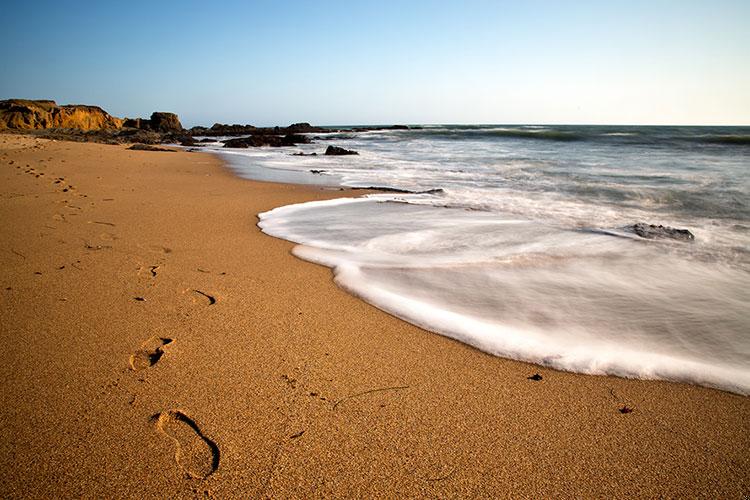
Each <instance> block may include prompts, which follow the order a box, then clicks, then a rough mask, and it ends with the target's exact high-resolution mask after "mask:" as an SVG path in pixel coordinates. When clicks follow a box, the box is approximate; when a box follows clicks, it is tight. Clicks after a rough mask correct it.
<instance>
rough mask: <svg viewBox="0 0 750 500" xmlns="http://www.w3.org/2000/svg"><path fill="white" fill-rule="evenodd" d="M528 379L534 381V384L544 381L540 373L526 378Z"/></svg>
mask: <svg viewBox="0 0 750 500" xmlns="http://www.w3.org/2000/svg"><path fill="white" fill-rule="evenodd" d="M526 378H527V379H529V380H533V381H534V382H539V381H540V380H542V378H543V377H542V376H541V375H539V374H538V373H535V374H534V375H532V376H530V377H526Z"/></svg>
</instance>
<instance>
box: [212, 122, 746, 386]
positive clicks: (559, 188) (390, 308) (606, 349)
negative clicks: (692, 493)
mask: <svg viewBox="0 0 750 500" xmlns="http://www.w3.org/2000/svg"><path fill="white" fill-rule="evenodd" d="M311 135H312V136H315V137H317V138H316V139H314V143H313V144H309V145H302V146H300V147H298V148H279V149H272V148H259V149H245V150H228V149H225V148H222V149H219V148H218V147H216V148H214V149H216V150H217V151H221V152H222V153H224V154H225V155H226V157H227V158H228V159H229V163H230V165H231V166H232V167H233V168H234V169H235V170H236V171H237V172H238V173H239V174H240V175H244V176H247V177H251V178H255V179H262V180H276V181H286V182H308V183H319V184H327V185H340V186H352V187H386V188H395V189H399V190H403V191H409V192H388V193H384V194H375V195H368V196H365V197H357V198H352V197H346V198H340V199H335V200H331V201H319V202H312V203H303V204H299V205H291V206H286V207H280V208H277V209H275V210H271V211H269V212H266V213H263V214H260V216H259V217H260V223H259V226H260V227H261V228H262V230H263V231H264V232H266V233H268V234H270V235H273V236H276V237H279V238H284V239H287V240H290V241H293V242H296V243H298V244H299V246H297V247H296V248H295V249H294V254H295V255H297V256H298V257H301V258H303V259H306V260H309V261H313V262H317V263H320V264H324V265H326V266H329V267H331V269H332V270H333V273H334V276H335V281H336V283H337V284H338V285H339V286H341V287H342V288H344V289H345V290H347V291H349V292H351V293H353V294H355V295H357V296H359V297H361V298H362V299H364V300H366V301H368V302H370V303H371V304H373V305H375V306H377V307H379V308H381V309H383V310H384V311H387V312H389V313H391V314H393V315H396V316H398V317H400V318H403V319H404V320H406V321H409V322H411V323H414V324H416V325H419V326H421V327H423V328H425V329H427V330H430V331H433V332H436V333H439V334H442V335H446V336H448V337H452V338H454V339H457V340H459V341H461V342H465V343H467V344H470V345H472V346H475V347H476V348H478V349H481V350H483V351H486V352H489V353H492V354H495V355H498V356H503V357H507V358H513V359H519V360H524V361H531V362H534V363H539V364H542V365H545V366H550V367H553V368H557V369H561V370H569V371H574V372H579V373H588V374H613V375H619V376H623V377H635V378H647V379H664V380H673V381H683V382H689V383H695V384H700V385H705V386H710V387H716V388H720V389H724V390H728V391H732V392H736V393H739V394H745V395H747V394H750V128H736V127H728V128H722V127H609V126H607V127H602V126H590V127H579V126H565V127H562V126H424V127H421V128H418V129H413V130H381V131H371V132H363V133H356V134H354V133H340V132H331V133H324V134H311ZM329 144H334V145H337V146H341V147H344V148H348V149H354V150H356V151H358V152H359V155H357V156H341V157H331V156H322V155H321V153H322V152H323V151H324V150H325V147H326V146H327V145H329ZM209 148H211V147H210V146H209ZM297 151H303V152H306V153H310V152H317V153H318V156H292V155H291V153H292V152H297ZM311 170H314V171H316V172H317V173H315V174H313V173H311ZM636 222H646V223H653V224H664V225H669V226H673V227H677V228H686V229H689V230H690V231H691V232H693V234H694V235H695V240H694V241H693V242H685V241H675V240H669V239H653V240H648V239H643V238H640V237H639V236H637V235H636V234H634V233H633V232H632V231H631V230H630V229H629V227H630V226H632V225H633V224H634V223H636Z"/></svg>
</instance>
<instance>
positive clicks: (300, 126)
mask: <svg viewBox="0 0 750 500" xmlns="http://www.w3.org/2000/svg"><path fill="white" fill-rule="evenodd" d="M323 131H324V129H322V128H320V127H314V126H312V125H310V124H309V123H307V122H304V123H292V124H291V125H289V126H288V127H287V128H286V132H287V133H288V134H309V133H312V132H323Z"/></svg>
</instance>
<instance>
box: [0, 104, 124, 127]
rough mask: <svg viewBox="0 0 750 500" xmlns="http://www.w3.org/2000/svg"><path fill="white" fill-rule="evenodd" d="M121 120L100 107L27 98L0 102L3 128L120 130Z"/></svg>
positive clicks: (0, 125) (0, 123) (0, 116)
mask: <svg viewBox="0 0 750 500" xmlns="http://www.w3.org/2000/svg"><path fill="white" fill-rule="evenodd" d="M122 123H123V120H121V119H120V118H115V117H114V116H111V115H110V114H109V113H107V112H106V111H104V110H103V109H102V108H100V107H98V106H85V105H80V104H69V105H65V106H58V105H57V103H56V102H55V101H45V100H40V101H32V100H26V99H8V100H5V101H0V129H18V130H39V129H50V128H65V129H77V130H83V131H89V130H105V129H119V128H121V127H122Z"/></svg>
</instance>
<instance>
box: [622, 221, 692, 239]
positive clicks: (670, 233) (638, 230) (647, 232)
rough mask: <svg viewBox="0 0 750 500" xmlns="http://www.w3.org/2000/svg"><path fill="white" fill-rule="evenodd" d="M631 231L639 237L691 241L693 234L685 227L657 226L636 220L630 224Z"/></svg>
mask: <svg viewBox="0 0 750 500" xmlns="http://www.w3.org/2000/svg"><path fill="white" fill-rule="evenodd" d="M632 229H633V232H634V233H635V234H637V235H638V236H640V237H641V238H647V239H655V238H668V239H673V240H680V241H693V240H694V239H695V236H694V235H693V233H691V232H690V231H689V230H687V229H676V228H674V227H669V226H662V225H661V224H659V225H658V226H656V225H654V224H646V223H644V222H638V223H636V224H633V226H632Z"/></svg>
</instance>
